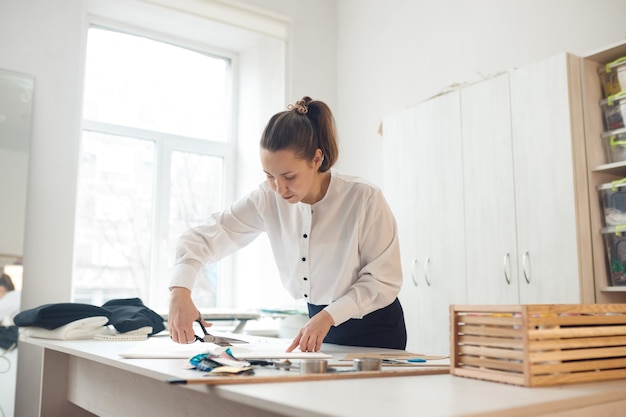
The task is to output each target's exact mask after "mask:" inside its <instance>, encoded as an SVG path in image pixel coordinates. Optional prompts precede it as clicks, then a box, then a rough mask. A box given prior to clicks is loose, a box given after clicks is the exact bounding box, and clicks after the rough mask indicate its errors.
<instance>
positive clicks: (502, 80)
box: [461, 74, 519, 304]
mask: <svg viewBox="0 0 626 417" xmlns="http://www.w3.org/2000/svg"><path fill="white" fill-rule="evenodd" d="M461 115H462V121H463V122H462V127H463V183H464V187H465V233H466V234H465V241H466V247H467V297H468V302H469V303H474V304H494V303H498V304H517V303H518V302H519V293H518V265H517V260H518V256H517V238H516V224H515V190H514V187H513V184H514V179H513V144H512V139H511V108H510V100H509V75H508V74H502V75H499V76H497V77H494V78H491V79H489V80H486V81H483V82H480V83H477V84H474V85H471V86H469V87H466V88H463V89H462V90H461Z"/></svg>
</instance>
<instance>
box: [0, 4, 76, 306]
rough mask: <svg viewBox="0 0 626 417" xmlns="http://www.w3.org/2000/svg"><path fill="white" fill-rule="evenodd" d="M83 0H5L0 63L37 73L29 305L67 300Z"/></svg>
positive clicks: (27, 252) (27, 254)
mask: <svg viewBox="0 0 626 417" xmlns="http://www.w3.org/2000/svg"><path fill="white" fill-rule="evenodd" d="M82 16H83V1H81V0H63V1H54V2H51V1H46V0H26V1H19V0H0V39H2V41H0V67H2V68H5V69H10V70H13V71H19V72H24V73H28V74H32V75H34V76H35V86H36V87H35V97H34V102H33V129H32V137H31V148H30V161H29V179H28V192H27V208H26V231H25V239H24V288H23V293H22V297H23V300H24V301H25V302H23V304H22V306H23V307H24V308H28V307H33V306H36V305H40V304H45V303H49V302H58V301H68V299H69V295H70V277H71V273H72V262H71V259H72V250H73V248H72V235H73V230H74V196H75V188H76V167H77V164H78V129H79V122H80V110H79V109H80V107H79V105H78V103H79V100H80V98H79V92H80V85H79V83H77V80H80V79H81V61H82V59H81V50H82V45H81V39H82V34H81V33H82V29H83V28H82V24H83V18H82Z"/></svg>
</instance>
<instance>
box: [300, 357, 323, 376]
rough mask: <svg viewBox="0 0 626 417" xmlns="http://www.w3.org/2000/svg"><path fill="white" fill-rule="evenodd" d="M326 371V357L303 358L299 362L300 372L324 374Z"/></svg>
mask: <svg viewBox="0 0 626 417" xmlns="http://www.w3.org/2000/svg"><path fill="white" fill-rule="evenodd" d="M327 371H328V361H327V360H326V359H305V360H303V361H302V362H300V373H301V374H324V373H326V372H327Z"/></svg>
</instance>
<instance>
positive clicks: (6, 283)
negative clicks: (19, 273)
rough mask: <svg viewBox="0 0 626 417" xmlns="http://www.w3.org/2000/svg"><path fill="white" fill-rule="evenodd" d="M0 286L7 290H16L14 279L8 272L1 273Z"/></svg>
mask: <svg viewBox="0 0 626 417" xmlns="http://www.w3.org/2000/svg"><path fill="white" fill-rule="evenodd" d="M0 287H4V288H6V289H7V291H13V290H15V285H13V280H11V277H10V276H8V275H7V274H2V275H0Z"/></svg>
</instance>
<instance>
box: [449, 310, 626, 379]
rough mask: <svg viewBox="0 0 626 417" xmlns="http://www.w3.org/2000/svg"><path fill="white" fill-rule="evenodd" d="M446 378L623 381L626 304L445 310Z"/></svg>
mask: <svg viewBox="0 0 626 417" xmlns="http://www.w3.org/2000/svg"><path fill="white" fill-rule="evenodd" d="M450 323H451V329H450V330H451V332H450V334H451V344H450V346H451V352H450V364H451V367H450V373H451V374H453V375H457V376H464V377H470V378H477V379H484V380H489V381H496V382H503V383H507V384H513V385H522V386H527V387H534V386H546V385H560V384H570V383H576V382H590V381H602V380H609V379H620V378H626V304H587V305H581V304H572V305H569V304H562V305H552V304H545V305H542V304H536V305H497V306H496V305H482V306H477V305H452V306H450Z"/></svg>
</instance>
